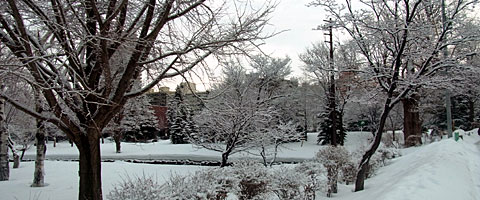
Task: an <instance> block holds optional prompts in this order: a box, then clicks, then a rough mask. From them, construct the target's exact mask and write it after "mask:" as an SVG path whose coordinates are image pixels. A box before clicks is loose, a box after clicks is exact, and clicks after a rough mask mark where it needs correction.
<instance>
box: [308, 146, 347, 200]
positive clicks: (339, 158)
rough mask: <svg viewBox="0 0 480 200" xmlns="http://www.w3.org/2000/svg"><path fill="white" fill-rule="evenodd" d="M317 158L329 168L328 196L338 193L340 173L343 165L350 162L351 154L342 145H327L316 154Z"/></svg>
mask: <svg viewBox="0 0 480 200" xmlns="http://www.w3.org/2000/svg"><path fill="white" fill-rule="evenodd" d="M315 158H316V160H317V161H318V162H320V163H321V164H322V165H323V166H324V167H325V169H326V170H327V196H328V197H331V195H332V193H337V182H338V175H339V172H340V170H341V167H342V166H343V165H345V164H346V163H348V161H349V160H350V154H349V153H348V151H347V149H345V147H342V146H338V147H336V146H327V147H325V148H322V149H320V150H319V151H318V152H317V154H316V157H315Z"/></svg>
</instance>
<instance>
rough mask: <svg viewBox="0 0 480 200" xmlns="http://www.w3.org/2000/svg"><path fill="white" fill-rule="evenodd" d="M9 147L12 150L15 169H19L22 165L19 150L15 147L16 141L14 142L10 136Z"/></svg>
mask: <svg viewBox="0 0 480 200" xmlns="http://www.w3.org/2000/svg"><path fill="white" fill-rule="evenodd" d="M8 148H10V150H11V151H12V156H13V169H17V168H19V167H20V156H19V155H18V153H17V150H16V149H15V143H13V141H12V139H11V138H10V137H9V138H8Z"/></svg>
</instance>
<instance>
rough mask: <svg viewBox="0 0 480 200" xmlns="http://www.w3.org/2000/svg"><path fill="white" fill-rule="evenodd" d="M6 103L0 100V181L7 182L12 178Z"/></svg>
mask: <svg viewBox="0 0 480 200" xmlns="http://www.w3.org/2000/svg"><path fill="white" fill-rule="evenodd" d="M4 108H5V101H4V100H3V99H1V98H0V181H7V180H8V179H9V176H10V166H9V163H8V132H7V127H6V124H5V115H4V113H3V112H4Z"/></svg>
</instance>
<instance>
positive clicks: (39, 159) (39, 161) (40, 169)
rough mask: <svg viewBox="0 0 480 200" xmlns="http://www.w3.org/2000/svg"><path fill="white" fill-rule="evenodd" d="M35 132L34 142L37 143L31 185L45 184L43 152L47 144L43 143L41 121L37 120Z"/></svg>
mask: <svg viewBox="0 0 480 200" xmlns="http://www.w3.org/2000/svg"><path fill="white" fill-rule="evenodd" d="M37 123H38V124H37V133H36V134H35V142H36V143H37V155H36V158H35V172H34V173H33V183H32V187H43V186H45V181H44V180H45V179H44V174H45V164H44V161H45V153H46V151H47V146H46V145H45V129H44V128H43V125H42V121H41V120H37Z"/></svg>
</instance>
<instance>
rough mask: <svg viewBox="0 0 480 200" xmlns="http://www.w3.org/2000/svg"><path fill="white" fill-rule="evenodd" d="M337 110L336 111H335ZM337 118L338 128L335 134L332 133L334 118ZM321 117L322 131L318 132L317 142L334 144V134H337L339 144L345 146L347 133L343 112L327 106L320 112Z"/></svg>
mask: <svg viewBox="0 0 480 200" xmlns="http://www.w3.org/2000/svg"><path fill="white" fill-rule="evenodd" d="M334 112H335V113H334ZM334 116H335V117H336V118H337V130H336V133H335V134H331V133H332V131H333V130H332V118H333V117H334ZM319 118H321V119H322V122H321V123H320V132H319V133H318V138H317V144H321V145H326V144H332V135H335V136H336V137H337V138H336V142H337V144H340V145H342V146H343V144H344V143H345V138H346V136H347V133H346V131H345V127H344V125H343V121H342V119H343V113H341V112H339V111H338V110H336V109H335V110H333V111H332V110H331V109H330V107H328V106H327V107H326V109H325V111H324V112H323V113H321V114H320V116H319Z"/></svg>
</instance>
